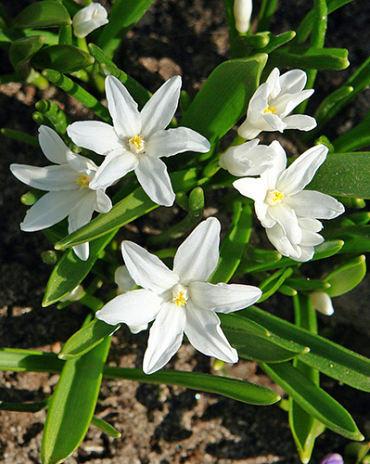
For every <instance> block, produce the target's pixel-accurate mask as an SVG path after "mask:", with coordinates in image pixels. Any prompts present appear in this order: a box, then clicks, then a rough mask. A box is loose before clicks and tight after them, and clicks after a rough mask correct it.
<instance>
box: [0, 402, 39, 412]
mask: <svg viewBox="0 0 370 464" xmlns="http://www.w3.org/2000/svg"><path fill="white" fill-rule="evenodd" d="M46 407H47V401H46V400H45V401H39V402H35V403H11V402H8V401H0V411H18V412H37V411H41V410H42V409H45V408H46Z"/></svg>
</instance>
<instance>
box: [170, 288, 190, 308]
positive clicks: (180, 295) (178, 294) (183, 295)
mask: <svg viewBox="0 0 370 464" xmlns="http://www.w3.org/2000/svg"><path fill="white" fill-rule="evenodd" d="M188 298H189V296H188V289H187V288H186V287H184V286H183V285H181V284H178V285H176V286H175V288H174V289H173V292H172V301H173V302H174V303H176V306H177V307H178V308H180V307H181V306H185V304H186V302H187V301H188Z"/></svg>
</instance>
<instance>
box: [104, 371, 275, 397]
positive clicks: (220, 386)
mask: <svg viewBox="0 0 370 464" xmlns="http://www.w3.org/2000/svg"><path fill="white" fill-rule="evenodd" d="M104 375H105V376H107V377H111V378H114V379H126V380H134V381H137V382H143V383H154V384H166V385H180V386H181V387H186V388H191V389H193V390H198V391H204V392H208V393H217V394H219V395H223V396H226V397H228V398H232V399H234V400H237V401H242V402H243V403H248V404H254V405H259V406H267V405H269V404H274V403H276V402H277V401H279V399H280V396H279V395H278V394H277V393H275V392H273V391H271V390H269V389H268V388H265V387H261V386H260V385H255V384H253V383H250V382H245V381H242V380H237V379H230V378H228V377H218V376H215V375H210V374H201V373H200V372H183V371H170V370H163V371H159V372H155V373H154V374H151V375H146V374H144V373H143V371H142V370H140V369H126V368H119V367H111V366H106V367H105V369H104Z"/></svg>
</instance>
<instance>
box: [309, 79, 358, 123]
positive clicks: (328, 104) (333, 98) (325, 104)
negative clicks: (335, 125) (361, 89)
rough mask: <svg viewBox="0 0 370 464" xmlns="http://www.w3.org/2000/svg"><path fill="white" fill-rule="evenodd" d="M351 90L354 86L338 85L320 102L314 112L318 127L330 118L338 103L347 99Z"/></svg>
mask: <svg viewBox="0 0 370 464" xmlns="http://www.w3.org/2000/svg"><path fill="white" fill-rule="evenodd" d="M353 91H354V88H353V87H351V86H349V85H347V86H343V87H340V88H339V89H336V90H335V91H334V92H333V93H331V94H330V95H328V96H327V97H326V98H325V99H324V100H323V101H322V102H321V104H320V106H319V107H318V108H317V110H316V112H315V114H314V117H315V119H316V122H317V126H318V128H319V129H320V128H321V127H322V126H323V125H324V124H326V123H327V122H328V121H330V119H332V117H333V116H334V115H335V114H336V113H337V109H338V107H339V106H340V104H341V103H342V102H343V101H344V100H347V99H348V97H349V96H350V95H351V94H352V93H353ZM315 130H316V129H315Z"/></svg>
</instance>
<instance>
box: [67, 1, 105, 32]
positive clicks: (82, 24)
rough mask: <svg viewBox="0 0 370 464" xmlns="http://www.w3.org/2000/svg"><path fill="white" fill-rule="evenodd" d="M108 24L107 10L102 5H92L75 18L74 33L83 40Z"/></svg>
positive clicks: (78, 13) (83, 9)
mask: <svg viewBox="0 0 370 464" xmlns="http://www.w3.org/2000/svg"><path fill="white" fill-rule="evenodd" d="M107 22H108V13H107V10H106V9H105V8H104V7H103V6H102V5H100V3H90V5H88V6H86V7H85V8H82V9H81V10H80V11H78V12H77V13H76V14H75V15H74V17H73V32H74V34H75V36H76V37H78V38H80V39H82V38H84V37H86V36H87V35H88V34H90V32H92V31H95V29H97V28H98V27H100V26H104V24H107Z"/></svg>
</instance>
